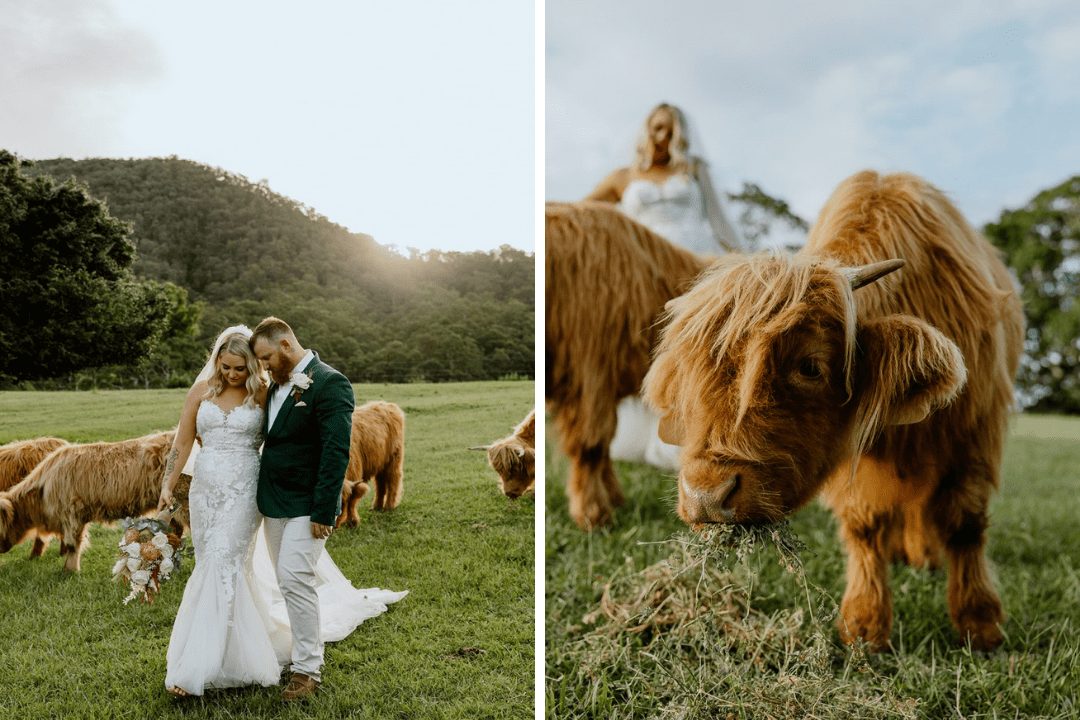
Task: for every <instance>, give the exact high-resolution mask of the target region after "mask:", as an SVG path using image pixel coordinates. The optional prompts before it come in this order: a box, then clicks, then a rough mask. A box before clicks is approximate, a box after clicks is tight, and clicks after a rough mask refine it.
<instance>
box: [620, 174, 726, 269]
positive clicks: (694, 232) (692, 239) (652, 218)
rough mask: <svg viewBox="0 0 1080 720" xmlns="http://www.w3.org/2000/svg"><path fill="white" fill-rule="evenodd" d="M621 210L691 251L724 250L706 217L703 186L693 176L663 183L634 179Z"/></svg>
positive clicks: (629, 185) (623, 200)
mask: <svg viewBox="0 0 1080 720" xmlns="http://www.w3.org/2000/svg"><path fill="white" fill-rule="evenodd" d="M619 208H620V209H621V210H622V211H623V212H624V213H626V214H627V215H629V216H630V217H632V218H633V219H634V220H637V221H638V222H640V223H641V224H643V225H645V227H647V228H649V229H650V230H652V231H653V232H655V233H657V234H659V235H662V236H663V237H664V238H666V239H667V240H670V241H671V242H673V243H675V244H676V245H679V246H681V247H684V248H686V249H687V250H691V251H693V252H697V253H706V254H713V255H715V254H716V253H717V252H719V250H720V246H719V245H718V244H717V242H716V240H715V239H714V238H713V234H712V228H711V227H710V226H709V222H708V219H707V218H706V215H705V200H704V197H703V196H702V194H701V187H700V186H699V185H698V184H697V181H695V180H693V179H692V178H691V177H690V176H689V175H672V176H671V177H669V178H668V179H667V180H665V181H664V182H662V183H655V182H652V181H651V180H643V179H638V180H631V181H630V183H629V184H628V185H627V186H626V188H625V189H624V190H623V194H622V200H621V202H620V203H619Z"/></svg>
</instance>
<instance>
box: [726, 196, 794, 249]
mask: <svg viewBox="0 0 1080 720" xmlns="http://www.w3.org/2000/svg"><path fill="white" fill-rule="evenodd" d="M728 199H729V200H731V201H732V202H735V203H738V204H739V205H741V206H742V210H741V211H740V212H739V227H740V229H741V230H742V234H743V238H745V239H746V244H747V248H746V249H747V250H754V249H756V248H757V247H758V246H759V245H760V244H761V241H762V240H763V239H764V238H766V237H768V236H769V235H770V234H771V233H772V231H773V224H774V223H775V222H776V221H780V222H783V223H784V224H785V225H787V226H788V227H789V228H790V229H791V230H797V231H800V232H804V233H805V232H806V231H807V230H809V229H810V224H809V223H808V222H806V220H804V219H802V218H801V217H799V216H798V215H796V214H795V212H793V211H792V209H791V207H790V206H789V205H788V204H787V201H786V200H781V199H779V198H774V197H773V196H772V195H769V194H768V193H766V192H765V191H764V190H762V189H761V187H760V186H758V185H755V184H754V183H748V182H744V183H743V189H742V191H741V192H737V193H728Z"/></svg>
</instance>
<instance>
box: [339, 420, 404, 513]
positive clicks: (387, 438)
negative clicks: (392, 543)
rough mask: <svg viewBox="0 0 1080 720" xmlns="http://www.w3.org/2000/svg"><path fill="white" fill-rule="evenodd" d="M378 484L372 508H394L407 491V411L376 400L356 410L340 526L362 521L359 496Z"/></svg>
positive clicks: (362, 495) (342, 495)
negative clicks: (369, 485) (369, 484)
mask: <svg viewBox="0 0 1080 720" xmlns="http://www.w3.org/2000/svg"><path fill="white" fill-rule="evenodd" d="M369 482H371V483H374V485H375V500H374V502H373V503H372V506H371V507H372V509H373V510H391V509H393V508H395V507H397V506H398V503H400V502H401V498H402V496H403V495H404V493H405V413H404V412H403V411H402V410H401V408H400V407H399V406H397V405H395V404H394V403H391V402H383V401H381V400H376V401H373V402H369V403H364V404H363V405H361V406H360V407H358V408H356V409H355V410H353V418H352V441H351V444H350V445H349V466H348V468H346V470H345V483H344V484H343V485H342V487H341V515H339V516H338V519H337V526H338V527H341V526H343V525H349V526H351V527H356V526H357V525H359V524H360V512H359V505H360V500H361V499H363V497H364V495H365V494H367V491H368V483H369Z"/></svg>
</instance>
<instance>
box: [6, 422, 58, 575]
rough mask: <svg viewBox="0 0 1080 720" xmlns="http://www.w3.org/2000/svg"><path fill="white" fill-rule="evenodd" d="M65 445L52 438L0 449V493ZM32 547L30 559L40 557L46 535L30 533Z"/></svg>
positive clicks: (46, 539) (45, 545) (14, 443)
mask: <svg viewBox="0 0 1080 720" xmlns="http://www.w3.org/2000/svg"><path fill="white" fill-rule="evenodd" d="M63 445H67V441H66V440H61V439H60V438H54V437H43V438H35V439H33V440H19V441H17V442H12V443H8V444H7V445H4V446H2V447H0V492H3V491H4V490H7V489H9V488H12V487H14V486H15V485H17V484H18V483H20V482H22V481H23V479H24V478H25V477H26V476H27V475H28V474H29V473H30V471H31V470H33V469H34V467H35V466H36V465H37V464H38V463H39V462H41V461H42V460H44V459H45V456H46V455H48V454H49V453H51V452H52V451H53V450H55V449H56V448H58V447H61V446H63ZM30 537H33V539H34V545H33V547H32V548H31V549H30V557H41V555H42V553H44V552H45V548H46V547H48V545H49V540H50V539H51V536H50V535H48V534H41V535H39V534H37V533H31V535H29V536H28V537H27V539H29V538H30Z"/></svg>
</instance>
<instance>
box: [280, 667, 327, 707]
mask: <svg viewBox="0 0 1080 720" xmlns="http://www.w3.org/2000/svg"><path fill="white" fill-rule="evenodd" d="M318 689H319V681H318V680H316V679H315V678H313V677H310V676H308V675H305V674H304V673H298V672H294V673H293V674H292V677H291V678H289V684H288V685H287V686H286V687H285V689H284V690H282V691H281V699H282V700H284V701H285V702H292V701H293V700H303V699H304V698H309V697H311V696H312V695H314V694H315V691H316V690H318Z"/></svg>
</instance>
